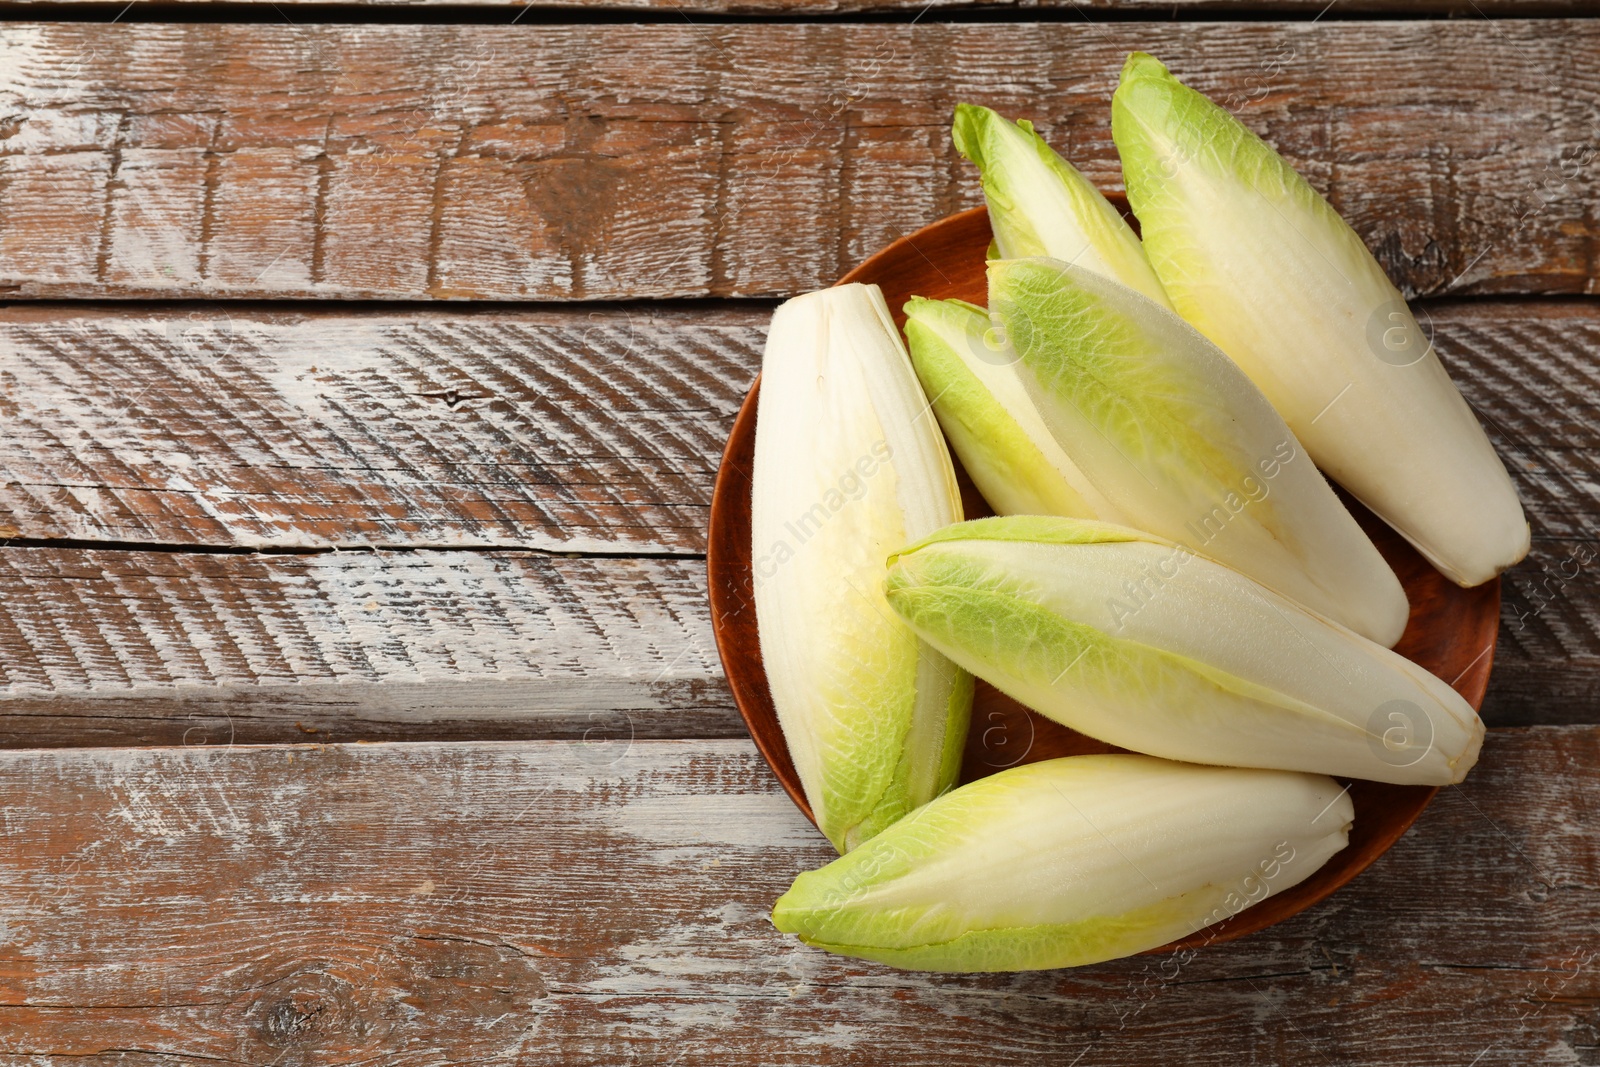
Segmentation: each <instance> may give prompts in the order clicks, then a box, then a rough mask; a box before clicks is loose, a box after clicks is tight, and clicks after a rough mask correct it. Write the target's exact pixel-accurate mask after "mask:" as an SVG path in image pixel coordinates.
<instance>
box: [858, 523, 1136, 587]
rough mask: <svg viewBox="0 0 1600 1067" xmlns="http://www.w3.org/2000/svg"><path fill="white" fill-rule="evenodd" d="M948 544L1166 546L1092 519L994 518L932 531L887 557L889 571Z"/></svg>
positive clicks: (1127, 529)
mask: <svg viewBox="0 0 1600 1067" xmlns="http://www.w3.org/2000/svg"><path fill="white" fill-rule="evenodd" d="M947 541H1027V542H1032V543H1037V544H1053V545H1097V544H1113V543H1118V542H1124V541H1152V542H1155V543H1157V544H1166V543H1167V542H1165V541H1163V540H1162V539H1160V538H1158V537H1155V536H1153V535H1151V534H1146V533H1141V532H1140V531H1138V530H1131V529H1129V528H1127V527H1125V526H1117V525H1114V524H1113V523H1109V522H1097V521H1095V520H1093V519H1075V518H1067V517H1065V516H1060V515H996V516H993V517H991V518H986V519H969V520H967V521H966V522H956V523H951V524H950V525H949V526H946V527H944V528H943V529H940V530H935V531H934V532H933V533H931V534H929V535H928V536H927V537H924V538H923V539H922V540H920V541H918V542H916V543H915V544H911V545H907V546H906V547H905V548H902V549H900V550H899V551H898V552H895V553H893V554H892V555H890V556H889V560H888V565H889V567H890V568H891V569H892V568H893V567H894V565H895V563H896V562H898V561H899V559H900V558H901V557H902V556H908V555H910V554H911V553H913V552H916V551H918V550H919V549H923V548H926V547H928V546H929V545H933V544H939V543H941V542H947ZM892 578H893V574H892V572H891V579H892ZM891 587H892V581H891Z"/></svg>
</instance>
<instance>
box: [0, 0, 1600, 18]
mask: <svg viewBox="0 0 1600 1067" xmlns="http://www.w3.org/2000/svg"><path fill="white" fill-rule="evenodd" d="M149 2H150V0H136V3H135V8H136V9H137V8H138V7H139V6H141V5H144V4H147V3H149ZM172 2H174V3H178V4H181V5H182V6H184V7H188V8H206V7H218V6H222V5H227V6H230V7H233V6H238V7H266V6H269V4H270V3H271V2H272V0H172ZM346 2H347V3H349V4H350V5H351V6H355V7H373V8H386V7H387V8H393V7H398V6H401V4H402V3H404V6H406V7H423V8H428V7H457V8H481V9H485V10H493V9H497V8H503V9H505V11H506V18H507V20H508V21H509V20H511V19H517V21H518V22H521V21H523V19H524V18H527V15H526V12H527V11H529V10H532V11H541V12H548V13H553V14H558V15H567V16H569V17H572V18H579V19H581V18H582V17H583V16H585V15H592V14H593V13H594V12H597V11H605V12H610V11H625V12H639V13H646V12H654V13H662V12H664V13H668V14H671V15H674V16H677V15H684V14H688V15H724V14H727V15H768V16H775V17H793V16H800V15H848V14H889V13H899V14H909V15H913V16H914V15H917V14H922V13H925V14H923V17H924V18H933V19H937V18H938V17H939V16H940V15H941V14H944V13H948V12H958V11H959V12H966V11H982V12H1013V11H1021V12H1027V13H1028V14H1029V15H1030V16H1031V17H1036V18H1049V17H1050V16H1052V15H1055V16H1057V17H1060V15H1061V14H1062V13H1064V12H1072V13H1078V12H1087V11H1115V12H1150V13H1151V14H1152V15H1154V14H1155V13H1156V12H1161V13H1162V14H1164V15H1167V16H1173V15H1174V14H1175V13H1181V14H1199V13H1202V12H1206V13H1210V12H1215V13H1220V14H1255V13H1259V12H1273V13H1281V14H1282V15H1283V16H1285V17H1294V16H1296V15H1308V16H1315V15H1317V14H1319V13H1321V12H1322V10H1323V9H1324V8H1326V7H1327V6H1328V3H1327V0H681V2H678V0H599V2H597V0H534V2H532V3H529V2H527V0H346ZM6 3H7V5H8V6H12V7H16V8H18V9H19V10H23V11H26V10H27V9H29V8H39V7H45V6H57V5H60V4H70V5H75V6H83V5H90V4H98V5H100V6H102V7H104V6H107V5H106V4H105V2H104V0H6ZM325 3H327V0H280V6H282V7H285V8H289V7H304V6H306V5H308V4H325ZM1595 7H1596V5H1595V3H1594V0H1341V2H1340V4H1339V6H1338V9H1337V10H1338V11H1339V14H1341V15H1343V16H1346V17H1348V16H1349V15H1351V14H1357V13H1362V14H1365V13H1383V14H1398V15H1410V16H1421V15H1461V16H1472V17H1475V18H1482V17H1485V16H1486V15H1488V14H1497V15H1518V16H1527V17H1538V16H1550V15H1556V14H1567V13H1572V14H1589V13H1591V12H1593V11H1594V10H1595ZM529 21H532V20H531V19H530V20H529Z"/></svg>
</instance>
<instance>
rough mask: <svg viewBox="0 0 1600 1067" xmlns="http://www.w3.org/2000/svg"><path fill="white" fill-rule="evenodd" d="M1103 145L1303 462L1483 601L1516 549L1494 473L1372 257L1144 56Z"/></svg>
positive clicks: (1485, 445) (1212, 334) (1157, 254)
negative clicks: (1483, 589)
mask: <svg viewBox="0 0 1600 1067" xmlns="http://www.w3.org/2000/svg"><path fill="white" fill-rule="evenodd" d="M1111 128H1112V133H1113V135H1114V137H1115V138H1116V143H1117V150H1118V151H1119V152H1120V153H1121V155H1122V169H1123V174H1124V176H1125V178H1126V180H1127V185H1128V199H1129V201H1130V202H1131V203H1132V205H1133V208H1134V211H1135V212H1136V213H1137V215H1138V216H1139V223H1140V226H1141V227H1142V229H1143V234H1144V248H1145V251H1146V253H1147V254H1148V255H1149V257H1150V263H1151V265H1152V266H1154V267H1155V270H1156V273H1157V274H1158V275H1160V277H1161V281H1162V283H1163V284H1164V285H1165V287H1166V291H1167V294H1168V296H1170V297H1171V299H1172V303H1173V306H1174V307H1176V308H1177V310H1178V311H1179V312H1180V313H1181V314H1182V315H1183V317H1184V318H1186V319H1188V320H1189V321H1190V322H1191V323H1193V324H1194V325H1195V326H1196V327H1197V328H1198V329H1199V330H1200V332H1201V333H1203V334H1205V335H1206V336H1207V337H1209V338H1210V339H1211V340H1212V341H1214V342H1216V344H1217V345H1218V347H1220V348H1221V349H1222V350H1223V351H1224V352H1226V353H1227V354H1228V355H1229V356H1231V357H1232V358H1233V359H1234V361H1235V362H1237V363H1238V364H1239V366H1240V367H1242V368H1244V370H1245V373H1247V374H1249V375H1250V377H1251V378H1252V379H1253V380H1254V381H1255V383H1256V384H1257V385H1258V386H1260V387H1261V389H1262V391H1263V392H1265V393H1266V394H1267V397H1268V398H1269V399H1270V400H1271V401H1272V403H1273V404H1275V405H1276V406H1277V408H1278V411H1279V412H1280V413H1281V414H1282V415H1283V417H1284V419H1285V420H1286V421H1287V422H1288V423H1289V425H1290V426H1291V427H1292V428H1293V429H1294V432H1295V433H1296V434H1297V435H1298V436H1299V438H1300V440H1301V441H1303V442H1304V443H1305V446H1306V448H1307V450H1308V451H1309V452H1310V454H1311V458H1312V459H1313V460H1315V461H1316V463H1317V465H1318V466H1319V467H1321V468H1322V469H1323V471H1325V472H1326V473H1327V474H1328V475H1329V477H1331V478H1333V479H1335V480H1336V481H1338V482H1339V484H1340V485H1342V486H1344V487H1345V488H1346V489H1348V490H1349V491H1350V492H1351V493H1353V494H1355V496H1356V497H1357V498H1359V499H1360V500H1361V502H1362V503H1363V504H1365V505H1366V506H1367V507H1369V508H1371V509H1372V510H1373V511H1374V512H1375V513H1376V514H1377V515H1378V516H1379V517H1381V518H1382V519H1384V520H1385V521H1387V522H1388V523H1389V524H1390V525H1391V526H1393V527H1394V528H1395V529H1396V530H1398V531H1399V532H1400V533H1401V534H1403V535H1404V536H1405V537H1406V539H1407V540H1409V541H1410V542H1411V543H1412V544H1413V545H1415V546H1416V547H1417V550H1418V551H1420V552H1421V553H1422V554H1423V555H1424V556H1426V557H1427V558H1428V559H1429V560H1430V561H1431V562H1432V563H1433V564H1434V566H1436V567H1438V568H1439V570H1441V571H1442V572H1444V573H1445V574H1446V575H1447V576H1449V577H1450V578H1451V579H1452V580H1454V581H1456V582H1459V583H1460V584H1462V585H1469V586H1470V585H1477V584H1478V583H1480V582H1486V581H1488V580H1489V579H1490V578H1493V577H1494V576H1495V575H1496V574H1497V573H1499V572H1500V571H1502V570H1504V569H1505V568H1506V567H1509V566H1511V565H1512V564H1513V563H1515V562H1517V561H1518V560H1520V559H1521V558H1522V557H1523V556H1524V555H1525V554H1526V553H1527V551H1528V524H1527V520H1526V519H1525V518H1524V517H1523V514H1522V506H1521V504H1520V503H1519V502H1518V500H1517V494H1516V490H1515V489H1514V488H1513V487H1512V484H1511V479H1510V477H1509V476H1508V475H1507V474H1506V470H1505V467H1504V466H1503V465H1502V464H1501V462H1500V460H1499V458H1498V457H1497V456H1496V455H1495V452H1494V449H1493V447H1491V446H1490V444H1489V440H1488V438H1487V437H1486V436H1485V435H1484V432H1483V430H1482V428H1481V427H1480V426H1479V425H1478V420H1477V418H1476V417H1475V416H1474V415H1473V412H1472V410H1471V409H1470V408H1469V407H1468V406H1467V403H1466V401H1465V400H1463V399H1462V397H1461V394H1460V393H1459V392H1458V391H1457V390H1456V387H1455V385H1454V384H1453V383H1452V382H1451V381H1450V376H1449V375H1448V374H1447V373H1446V372H1445V369H1444V367H1443V365H1441V364H1440V362H1439V357H1438V356H1437V355H1436V354H1435V353H1434V350H1433V345H1432V342H1431V340H1430V338H1429V337H1428V336H1427V335H1426V334H1425V333H1424V332H1423V330H1422V329H1421V328H1420V327H1419V326H1418V324H1417V321H1416V319H1415V318H1414V317H1413V315H1412V313H1411V311H1410V309H1409V308H1407V307H1406V302H1405V300H1404V299H1403V298H1402V297H1401V295H1400V292H1399V290H1397V289H1396V288H1395V287H1394V285H1393V284H1391V283H1390V281H1389V279H1388V278H1387V277H1386V276H1385V275H1384V273H1383V270H1382V268H1381V267H1379V266H1378V263H1377V261H1376V260H1375V259H1373V257H1372V253H1371V252H1369V251H1368V250H1367V247H1366V246H1365V245H1364V244H1362V242H1361V238H1360V237H1358V236H1357V235H1356V233H1355V231H1353V230H1352V229H1351V228H1350V227H1349V226H1348V225H1346V223H1345V221H1344V220H1343V219H1341V218H1340V217H1339V215H1338V213H1337V212H1335V211H1334V210H1333V208H1332V207H1331V206H1330V205H1329V204H1328V202H1327V201H1326V200H1324V199H1323V198H1322V197H1321V196H1320V195H1318V193H1317V192H1316V190H1314V189H1312V188H1311V186H1310V185H1308V184H1307V183H1306V181H1305V179H1303V178H1301V177H1300V175H1299V174H1296V173H1295V171H1294V169H1293V168H1292V167H1290V166H1289V164H1288V163H1286V162H1284V160H1283V158H1282V157H1281V156H1279V155H1278V153H1277V152H1275V151H1273V150H1272V148H1271V147H1269V146H1268V145H1267V144H1266V142H1264V141H1262V140H1261V139H1260V138H1259V137H1257V136H1256V135H1255V134H1253V133H1251V132H1250V131H1249V130H1247V129H1246V128H1245V127H1244V126H1243V125H1242V124H1241V123H1240V122H1239V121H1238V120H1237V119H1235V118H1234V117H1233V116H1232V115H1230V114H1229V113H1228V112H1227V111H1226V110H1224V109H1223V108H1220V107H1218V106H1217V105H1215V104H1213V103H1212V102H1211V101H1209V100H1207V99H1206V98H1205V97H1204V96H1201V95H1200V94H1199V93H1197V92H1195V91H1194V90H1192V89H1189V88H1188V87H1186V86H1184V85H1183V84H1182V83H1180V82H1179V81H1178V80H1177V79H1176V78H1174V77H1173V76H1172V75H1171V74H1169V73H1168V72H1167V69H1166V68H1165V67H1163V66H1162V65H1161V64H1160V63H1159V62H1158V61H1157V60H1155V59H1153V58H1151V57H1150V56H1147V55H1145V54H1144V53H1142V52H1135V53H1134V54H1133V55H1132V56H1130V57H1129V59H1128V62H1127V65H1126V66H1125V67H1124V68H1123V71H1122V84H1121V85H1120V86H1119V87H1118V89H1117V92H1116V95H1115V97H1114V98H1113V100H1112V122H1111Z"/></svg>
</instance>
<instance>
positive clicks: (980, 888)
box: [772, 755, 1355, 971]
mask: <svg viewBox="0 0 1600 1067" xmlns="http://www.w3.org/2000/svg"><path fill="white" fill-rule="evenodd" d="M1354 818H1355V810H1354V807H1353V805H1352V804H1351V802H1350V797H1349V795H1348V794H1347V793H1346V792H1345V791H1343V790H1341V789H1340V788H1339V786H1338V784H1337V783H1336V782H1334V781H1333V780H1332V779H1331V778H1327V777H1324V776H1322V775H1316V774H1296V773H1292V772H1287V771H1260V770H1240V769H1237V768H1227V767H1197V766H1192V765H1188V764H1182V763H1171V762H1168V761H1167V760H1160V759H1152V758H1151V757H1149V756H1132V755H1115V756H1068V757H1066V758H1064V759H1053V760H1045V761H1043V762H1041V763H1031V764H1027V765H1025V766H1022V767H1015V768H1012V769H1011V770H1007V771H1001V772H1000V773H999V774H996V775H992V776H991V777H988V778H982V779H979V780H978V781H976V782H972V783H970V784H968V785H964V786H962V787H961V788H960V789H957V790H955V791H954V792H952V793H948V794H946V795H945V796H942V797H940V798H939V799H938V800H936V801H934V802H933V803H932V804H929V805H928V806H927V807H924V808H922V809H921V810H919V811H917V812H915V813H914V814H912V815H910V816H908V817H907V818H905V819H902V820H901V821H900V822H898V823H896V824H895V825H894V826H891V827H890V828H889V829H888V830H886V831H885V832H883V833H882V834H879V835H878V836H877V837H876V838H874V839H873V840H872V841H870V842H868V843H867V844H866V845H865V846H863V847H862V848H859V849H857V850H856V851H854V852H852V853H850V854H849V855H848V856H845V857H843V858H841V859H838V860H835V861H834V862H833V863H830V864H828V866H826V867H823V868H822V869H820V870H816V871H808V872H807V873H805V874H802V875H801V876H800V877H799V878H797V879H795V882H794V886H793V887H792V888H791V889H790V890H789V891H788V892H787V893H785V894H784V895H783V896H782V897H780V898H779V899H778V903H777V905H776V906H775V907H774V908H773V911H772V921H773V923H774V924H775V925H776V926H777V927H778V929H779V930H782V931H784V932H785V933H792V934H798V935H800V939H801V940H802V941H804V942H805V943H806V944H808V945H814V946H816V947H817V948H823V949H827V950H828V951H830V952H838V953H842V954H844V955H847V956H859V957H862V958H865V959H869V960H878V961H880V962H882V963H888V964H893V965H894V966H896V967H907V968H914V969H917V970H929V971H1021V970H1038V969H1042V968H1051V967H1076V966H1079V965H1082V964H1087V963H1099V962H1101V961H1103V960H1109V959H1115V958H1117V957H1119V956H1128V955H1132V954H1133V953H1135V952H1142V951H1144V950H1145V949H1150V948H1156V947H1158V946H1160V945H1164V944H1166V943H1168V942H1169V941H1173V940H1176V939H1177V938H1180V937H1185V936H1187V935H1189V934H1192V933H1195V932H1197V931H1199V930H1201V929H1203V928H1205V927H1207V926H1209V925H1211V924H1212V923H1215V922H1218V921H1221V920H1222V919H1226V918H1228V917H1229V916H1231V915H1234V914H1237V913H1238V912H1240V911H1242V910H1243V909H1245V908H1247V907H1249V906H1250V905H1252V904H1255V903H1258V902H1260V901H1262V900H1265V899H1266V898H1267V897H1269V896H1271V895H1272V894H1274V893H1277V892H1280V891H1282V890H1284V889H1287V888H1289V887H1290V886H1292V885H1295V884H1296V883H1298V882H1301V881H1303V880H1304V879H1306V878H1307V877H1309V876H1310V875H1311V874H1312V873H1313V872H1315V871H1316V870H1317V869H1318V868H1319V867H1321V866H1322V865H1323V864H1324V863H1325V862H1327V860H1328V858H1329V857H1330V856H1332V855H1333V854H1334V853H1336V852H1338V851H1339V850H1340V849H1342V848H1344V846H1345V843H1346V841H1347V835H1348V832H1349V829H1350V826H1351V823H1352V821H1353V820H1354Z"/></svg>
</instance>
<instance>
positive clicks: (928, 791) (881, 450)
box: [751, 285, 972, 852]
mask: <svg viewBox="0 0 1600 1067" xmlns="http://www.w3.org/2000/svg"><path fill="white" fill-rule="evenodd" d="M753 478H754V490H753V493H752V501H751V524H752V532H753V538H752V557H751V558H752V564H753V570H754V584H755V606H756V622H757V628H758V630H759V633H760V642H761V658H762V661H763V664H764V666H765V668H766V674H767V681H768V684H769V685H770V687H771V690H772V700H773V703H774V705H776V707H777V712H778V721H779V723H780V724H781V725H782V727H783V735H784V739H785V741H786V742H787V743H788V746H789V754H790V756H791V757H792V758H793V759H794V764H795V769H796V770H797V771H798V772H799V774H800V781H801V783H802V784H803V785H804V787H805V793H806V799H807V801H809V803H810V805H811V810H812V813H813V814H814V815H815V816H816V820H817V825H818V826H819V827H820V828H821V829H822V832H823V833H825V834H826V835H827V836H828V839H829V840H830V841H832V842H833V843H834V845H835V846H836V847H837V848H838V849H839V850H840V851H841V852H843V851H846V850H848V849H850V848H853V847H855V846H856V845H858V844H860V843H861V842H862V841H865V840H866V839H867V838H869V837H871V836H872V835H873V834H875V833H877V832H878V831H880V830H882V829H883V828H884V827H885V826H888V825H889V824H890V823H892V822H894V821H895V820H896V819H898V818H900V817H901V816H903V815H905V814H906V813H907V812H909V811H911V810H912V809H914V808H916V807H918V806H919V805H921V804H925V803H927V802H928V801H929V800H932V799H933V798H934V797H935V796H937V795H938V794H939V793H940V792H941V791H943V790H945V789H948V788H949V787H951V786H952V785H953V784H954V783H955V778H956V772H957V770H958V769H959V763H960V756H961V746H962V742H963V739H964V738H965V735H966V728H967V717H968V713H969V710H970V707H971V701H972V679H971V678H970V677H969V676H968V675H967V674H966V672H964V671H961V670H959V669H958V668H956V667H955V666H954V665H953V664H951V663H950V661H949V660H947V659H945V657H943V656H942V655H940V654H939V653H938V652H936V651H934V650H933V649H932V648H929V647H928V646H927V645H925V644H923V643H922V642H921V641H919V640H917V637H916V635H915V634H914V633H912V632H911V630H910V628H909V627H907V626H906V625H905V624H904V623H903V622H901V621H900V619H899V618H898V617H897V616H896V615H895V614H894V612H893V611H891V610H890V609H889V606H888V604H887V603H886V602H885V601H884V593H883V582H884V568H885V560H886V559H887V558H888V555H889V553H891V552H893V551H894V550H895V549H897V548H899V547H901V546H902V545H904V544H905V543H906V542H907V541H910V540H915V539H916V538H919V537H923V536H926V535H927V534H929V533H931V532H933V531H934V530H937V529H939V528H941V527H943V526H945V525H947V524H949V523H952V522H957V521H959V520H960V518H961V497H960V492H959V490H958V489H957V487H956V480H955V472H954V470H953V469H952V467H951V465H950V456H949V453H948V452H946V451H945V445H944V440H943V438H941V437H940V435H939V427H938V423H937V422H936V421H935V420H934V418H933V416H932V415H930V414H929V413H928V411H927V402H926V400H925V399H924V398H923V395H922V390H921V389H920V388H919V387H918V385H917V379H916V375H915V374H914V373H913V371H912V369H911V360H910V358H909V357H908V356H907V354H906V351H905V347H904V345H902V343H901V341H900V334H899V332H898V331H897V330H896V329H895V325H894V320H893V319H891V318H890V317H889V309H888V308H887V307H886V306H885V305H884V302H883V294H882V293H881V292H879V290H878V287H877V286H875V285H843V286H837V287H835V288H832V289H824V290H821V291H820V292H815V293H808V294H807V295H805V296H801V297H796V298H795V299H793V300H790V301H788V302H787V303H785V304H783V305H782V306H781V307H779V308H778V310H777V312H776V313H774V315H773V317H772V326H771V329H770V331H769V332H768V334H767V347H766V354H765V356H764V357H763V360H762V365H761V393H760V399H759V402H758V406H757V409H756V445H755V467H754V472H753Z"/></svg>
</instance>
